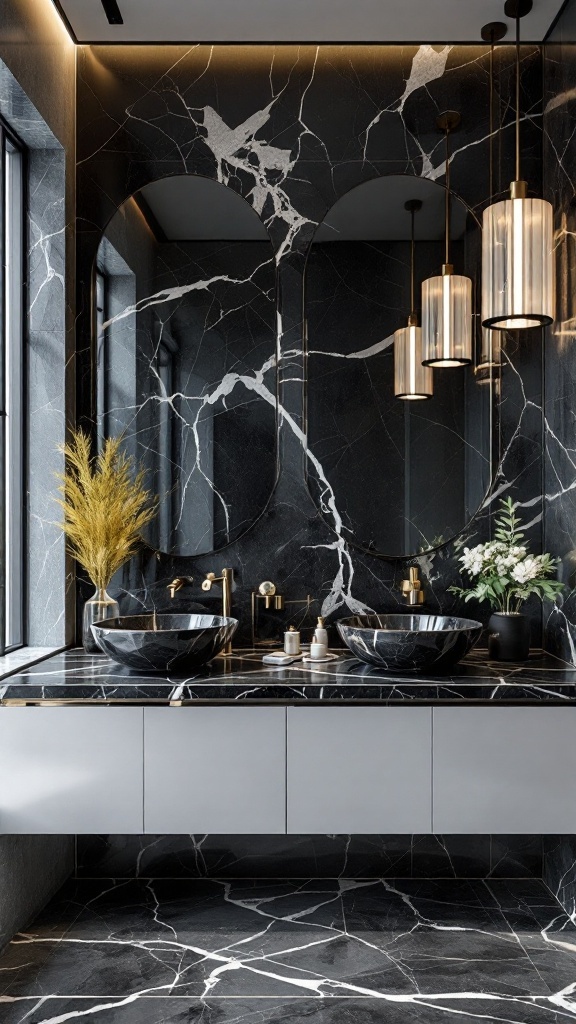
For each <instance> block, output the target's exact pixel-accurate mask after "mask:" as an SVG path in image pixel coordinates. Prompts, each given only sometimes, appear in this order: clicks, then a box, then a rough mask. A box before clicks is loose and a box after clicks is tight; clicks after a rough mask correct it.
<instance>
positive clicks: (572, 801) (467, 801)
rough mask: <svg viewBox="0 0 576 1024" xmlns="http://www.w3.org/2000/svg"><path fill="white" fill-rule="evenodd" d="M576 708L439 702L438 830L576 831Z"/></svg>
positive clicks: (436, 746)
mask: <svg viewBox="0 0 576 1024" xmlns="http://www.w3.org/2000/svg"><path fill="white" fill-rule="evenodd" d="M575 729H576V708H571V707H567V708H546V707H536V708H526V707H509V708H497V707H494V708H435V709H434V787H433V789H434V820H433V826H434V831H435V832H460V833H474V832H480V833H496V834H497V833H509V834H514V833H519V834H522V833H554V832H575V831H576V788H575V785H574V779H575V777H576V743H575V742H574V735H575Z"/></svg>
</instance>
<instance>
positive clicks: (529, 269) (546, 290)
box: [482, 0, 554, 331]
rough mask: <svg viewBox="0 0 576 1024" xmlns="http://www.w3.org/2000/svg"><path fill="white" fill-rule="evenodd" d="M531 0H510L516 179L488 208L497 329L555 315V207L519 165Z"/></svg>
mask: <svg viewBox="0 0 576 1024" xmlns="http://www.w3.org/2000/svg"><path fill="white" fill-rule="evenodd" d="M531 9H532V0H506V4H505V7H504V12H505V14H506V16H507V17H508V18H515V20H516V179H515V181H513V182H512V183H511V185H510V199H504V200H503V201H502V202H499V203H494V204H493V205H492V206H489V207H488V209H487V210H485V211H484V229H483V233H482V324H483V326H484V327H492V328H494V329H495V330H498V331H506V330H521V329H523V328H527V327H542V326H543V325H545V324H550V323H552V321H553V319H554V256H553V232H554V225H553V220H554V217H553V210H552V206H551V204H550V203H548V202H546V200H545V199H528V198H527V192H528V186H527V184H526V182H525V181H523V180H522V177H521V171H520V19H521V18H523V17H524V16H525V15H526V14H528V12H529V11H530V10H531Z"/></svg>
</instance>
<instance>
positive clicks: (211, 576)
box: [202, 569, 234, 656]
mask: <svg viewBox="0 0 576 1024" xmlns="http://www.w3.org/2000/svg"><path fill="white" fill-rule="evenodd" d="M233 582H234V569H222V575H221V576H216V573H213V572H208V573H206V579H205V580H204V582H203V583H202V590H205V591H208V590H212V584H213V583H221V584H222V615H223V617H224V618H225V619H229V618H230V616H231V614H232V584H233ZM222 654H223V655H224V656H226V655H227V654H232V643H231V641H228V643H227V644H226V646H225V647H224V648H223V649H222Z"/></svg>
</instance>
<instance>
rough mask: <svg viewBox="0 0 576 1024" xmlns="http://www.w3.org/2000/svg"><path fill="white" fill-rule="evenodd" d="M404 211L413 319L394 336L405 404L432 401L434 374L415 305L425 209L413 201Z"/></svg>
mask: <svg viewBox="0 0 576 1024" xmlns="http://www.w3.org/2000/svg"><path fill="white" fill-rule="evenodd" d="M404 209H405V210H408V212H409V213H410V215H411V234H410V316H409V317H408V324H407V326H406V327H401V328H400V330H398V331H396V332H395V334H394V394H395V396H396V398H402V399H404V400H405V401H412V402H414V401H418V400H420V401H421V400H422V399H425V398H432V394H433V390H434V386H433V376H434V375H433V372H432V370H431V369H429V368H428V367H427V366H423V365H422V328H421V327H419V326H418V316H417V315H416V310H415V302H414V264H415V255H416V252H415V241H414V218H415V216H416V213H417V212H418V210H421V209H422V202H421V200H420V199H409V200H408V202H407V203H404Z"/></svg>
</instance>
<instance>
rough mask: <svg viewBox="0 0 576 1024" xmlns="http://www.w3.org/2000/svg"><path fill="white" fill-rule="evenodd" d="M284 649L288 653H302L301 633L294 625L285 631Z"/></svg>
mask: <svg viewBox="0 0 576 1024" xmlns="http://www.w3.org/2000/svg"><path fill="white" fill-rule="evenodd" d="M284 651H285V652H286V654H300V633H299V632H298V630H297V629H294V626H290V629H288V630H286V632H285V633H284Z"/></svg>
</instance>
